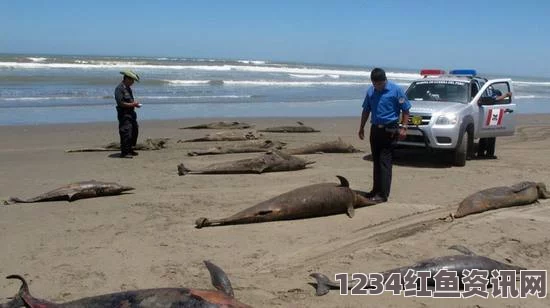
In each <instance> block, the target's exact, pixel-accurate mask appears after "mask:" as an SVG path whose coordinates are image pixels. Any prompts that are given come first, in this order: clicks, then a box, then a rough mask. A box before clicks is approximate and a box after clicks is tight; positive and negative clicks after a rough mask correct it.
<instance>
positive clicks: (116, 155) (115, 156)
mask: <svg viewBox="0 0 550 308" xmlns="http://www.w3.org/2000/svg"><path fill="white" fill-rule="evenodd" d="M108 157H109V158H122V157H120V153H113V154H109V156H108Z"/></svg>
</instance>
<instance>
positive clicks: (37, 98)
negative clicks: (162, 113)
mask: <svg viewBox="0 0 550 308" xmlns="http://www.w3.org/2000/svg"><path fill="white" fill-rule="evenodd" d="M251 97H252V95H188V96H167V95H157V96H155V95H150V96H147V95H143V96H139V99H140V100H147V99H151V100H157V99H159V100H160V99H213V98H215V99H221V98H251ZM75 98H91V99H114V98H113V97H111V96H39V97H36V96H34V97H33V96H30V97H0V101H43V100H69V99H75Z"/></svg>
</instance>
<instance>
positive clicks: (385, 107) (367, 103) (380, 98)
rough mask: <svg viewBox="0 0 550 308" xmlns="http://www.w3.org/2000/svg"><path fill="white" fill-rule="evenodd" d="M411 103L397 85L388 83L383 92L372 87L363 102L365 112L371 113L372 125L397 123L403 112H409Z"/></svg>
mask: <svg viewBox="0 0 550 308" xmlns="http://www.w3.org/2000/svg"><path fill="white" fill-rule="evenodd" d="M410 108H411V103H410V102H409V100H408V99H407V96H406V95H405V92H404V91H403V89H401V87H400V86H398V85H397V84H395V83H393V82H391V81H387V82H386V86H385V87H384V89H383V90H382V91H381V92H378V91H376V90H375V89H374V86H372V85H371V86H370V87H369V88H368V90H367V95H366V96H365V100H364V101H363V110H364V111H366V112H370V113H371V114H372V116H371V123H372V124H375V125H376V124H388V123H392V122H393V123H397V121H399V114H400V113H401V110H403V111H408V110H409V109H410Z"/></svg>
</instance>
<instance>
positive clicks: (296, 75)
mask: <svg viewBox="0 0 550 308" xmlns="http://www.w3.org/2000/svg"><path fill="white" fill-rule="evenodd" d="M288 75H289V76H290V77H294V78H323V77H329V78H333V79H338V78H340V75H336V74H330V75H307V74H288Z"/></svg>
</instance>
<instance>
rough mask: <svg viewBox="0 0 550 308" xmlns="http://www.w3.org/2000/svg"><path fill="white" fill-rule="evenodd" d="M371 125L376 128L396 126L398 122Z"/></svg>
mask: <svg viewBox="0 0 550 308" xmlns="http://www.w3.org/2000/svg"><path fill="white" fill-rule="evenodd" d="M372 126H374V127H377V128H386V127H397V126H399V124H397V123H388V124H373V125H372Z"/></svg>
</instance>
